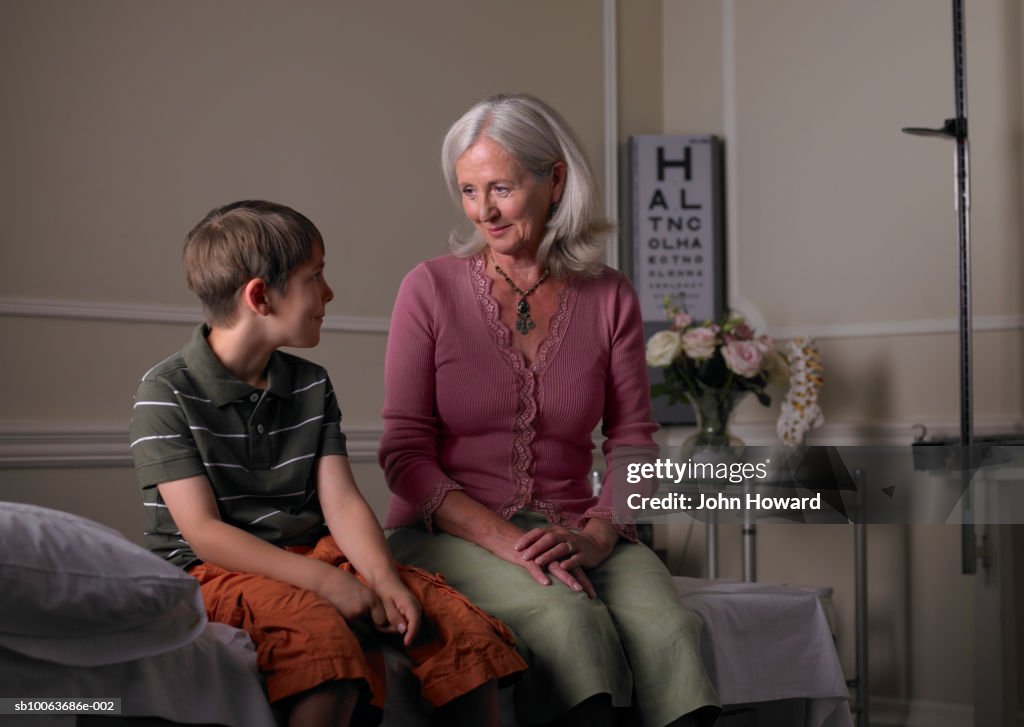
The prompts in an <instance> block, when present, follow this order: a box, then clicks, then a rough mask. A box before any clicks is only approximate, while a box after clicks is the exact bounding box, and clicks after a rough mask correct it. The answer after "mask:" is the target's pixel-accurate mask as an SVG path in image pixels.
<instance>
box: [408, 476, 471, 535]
mask: <svg viewBox="0 0 1024 727" xmlns="http://www.w3.org/2000/svg"><path fill="white" fill-rule="evenodd" d="M461 489H462V485H460V484H458V483H456V482H438V483H437V484H436V485H434V489H433V490H431V492H430V497H428V498H427V499H426V501H425V502H424V503H423V504H422V505H420V506H419V507H418V508H416V510H417V511H418V512H419V515H420V519H422V520H423V524H424V526H426V528H427V532H428V533H432V532H434V512H435V511H436V510H437V508H439V507H441V501H442V500H444V496H445V495H447V494H448V493H449V492H451V491H452V490H461Z"/></svg>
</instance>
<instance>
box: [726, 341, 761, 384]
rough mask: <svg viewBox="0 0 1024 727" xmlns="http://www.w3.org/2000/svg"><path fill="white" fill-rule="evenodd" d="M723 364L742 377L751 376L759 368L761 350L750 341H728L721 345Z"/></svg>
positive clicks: (754, 374) (755, 374)
mask: <svg viewBox="0 0 1024 727" xmlns="http://www.w3.org/2000/svg"><path fill="white" fill-rule="evenodd" d="M722 358H724V359H725V365H726V366H728V367H729V368H730V369H732V371H733V372H734V373H736V374H739V375H740V376H743V377H744V378H747V379H749V378H753V377H754V376H757V374H758V372H759V371H760V370H761V358H762V355H761V351H760V350H759V349H758V347H757V344H755V343H754V342H752V341H729V342H728V343H727V344H725V345H724V346H722Z"/></svg>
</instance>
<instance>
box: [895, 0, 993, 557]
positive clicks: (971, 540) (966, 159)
mask: <svg viewBox="0 0 1024 727" xmlns="http://www.w3.org/2000/svg"><path fill="white" fill-rule="evenodd" d="M965 39H966V38H965V31H964V0H953V97H954V104H955V107H956V116H955V117H954V118H952V119H946V123H945V124H944V125H943V127H942V128H941V129H922V128H916V127H912V128H905V129H903V131H905V132H907V133H908V134H918V135H922V136H941V137H944V138H947V139H953V140H954V141H955V142H956V152H955V157H954V160H955V166H956V213H957V226H956V236H957V275H958V280H957V289H958V291H959V306H958V311H959V322H960V341H959V362H960V445H961V447H963V448H964V449H963V454H964V456H965V457H969V456H970V450H969V449H968V448H969V447H970V446H971V444H972V443H973V442H974V424H973V420H974V405H973V398H972V393H971V378H972V377H971V220H970V210H971V188H970V144H969V142H968V136H967V56H966V53H965V50H964V48H965ZM964 478H965V480H964V483H963V484H964V485H965V487H964V491H965V492H967V488H966V485H967V484H969V482H970V479H969V478H970V468H969V467H968V468H965V469H964ZM971 521H972V517H971V503H970V497H969V494H968V495H967V496H965V499H964V524H963V525H962V526H961V549H960V553H961V558H960V560H961V571H962V572H963V573H967V574H970V573H975V572H977V562H976V561H977V557H976V553H977V547H976V537H975V532H974V525H973V523H972V522H971Z"/></svg>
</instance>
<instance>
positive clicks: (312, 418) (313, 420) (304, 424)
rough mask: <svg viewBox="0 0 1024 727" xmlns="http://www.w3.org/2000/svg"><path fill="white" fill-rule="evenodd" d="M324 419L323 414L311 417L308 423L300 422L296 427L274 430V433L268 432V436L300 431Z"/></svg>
mask: <svg viewBox="0 0 1024 727" xmlns="http://www.w3.org/2000/svg"><path fill="white" fill-rule="evenodd" d="M323 418H324V415H323V414H320V415H318V416H315V417H311V418H309V419H307V420H306V421H304V422H299V423H298V424H296V425H294V426H291V427H285V428H284V429H275V430H274V431H272V432H267V436H268V437H269V436H271V435H273V434H280V433H281V432H288V431H291V430H292V429H298V428H299V427H304V426H306V425H307V424H309V423H310V422H315V421H316V420H317V419H323Z"/></svg>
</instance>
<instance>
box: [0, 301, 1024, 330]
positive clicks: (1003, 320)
mask: <svg viewBox="0 0 1024 727" xmlns="http://www.w3.org/2000/svg"><path fill="white" fill-rule="evenodd" d="M0 317H12V318H52V319H60V320H88V321H100V322H104V323H164V324H167V323H171V324H181V325H189V326H193V325H195V324H196V323H198V322H199V321H201V320H202V319H203V314H202V311H201V310H200V309H199V307H197V306H173V305H145V304H135V303H111V302H103V301H78V300H63V299H58V298H12V297H8V298H4V297H0ZM389 328H390V319H388V318H378V317H372V316H338V315H328V316H327V317H326V318H325V319H324V325H323V330H325V331H332V332H338V333H384V334H386V333H387V332H388V329H389ZM972 328H973V330H974V331H978V332H989V331H1021V330H1024V315H988V316H975V317H974V320H973V326H972ZM767 330H768V332H769V333H770V334H771V335H772V336H774V337H775V338H777V339H779V340H786V339H790V338H796V337H797V336H813V337H814V338H817V339H819V340H820V339H846V338H886V337H892V336H926V335H954V334H956V333H957V332H958V331H959V324H958V322H957V319H955V318H926V319H917V320H913V319H910V320H893V321H864V322H852V323H833V324H829V323H820V324H813V323H812V324H807V325H804V324H801V325H795V326H775V327H772V328H768V329H767Z"/></svg>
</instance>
